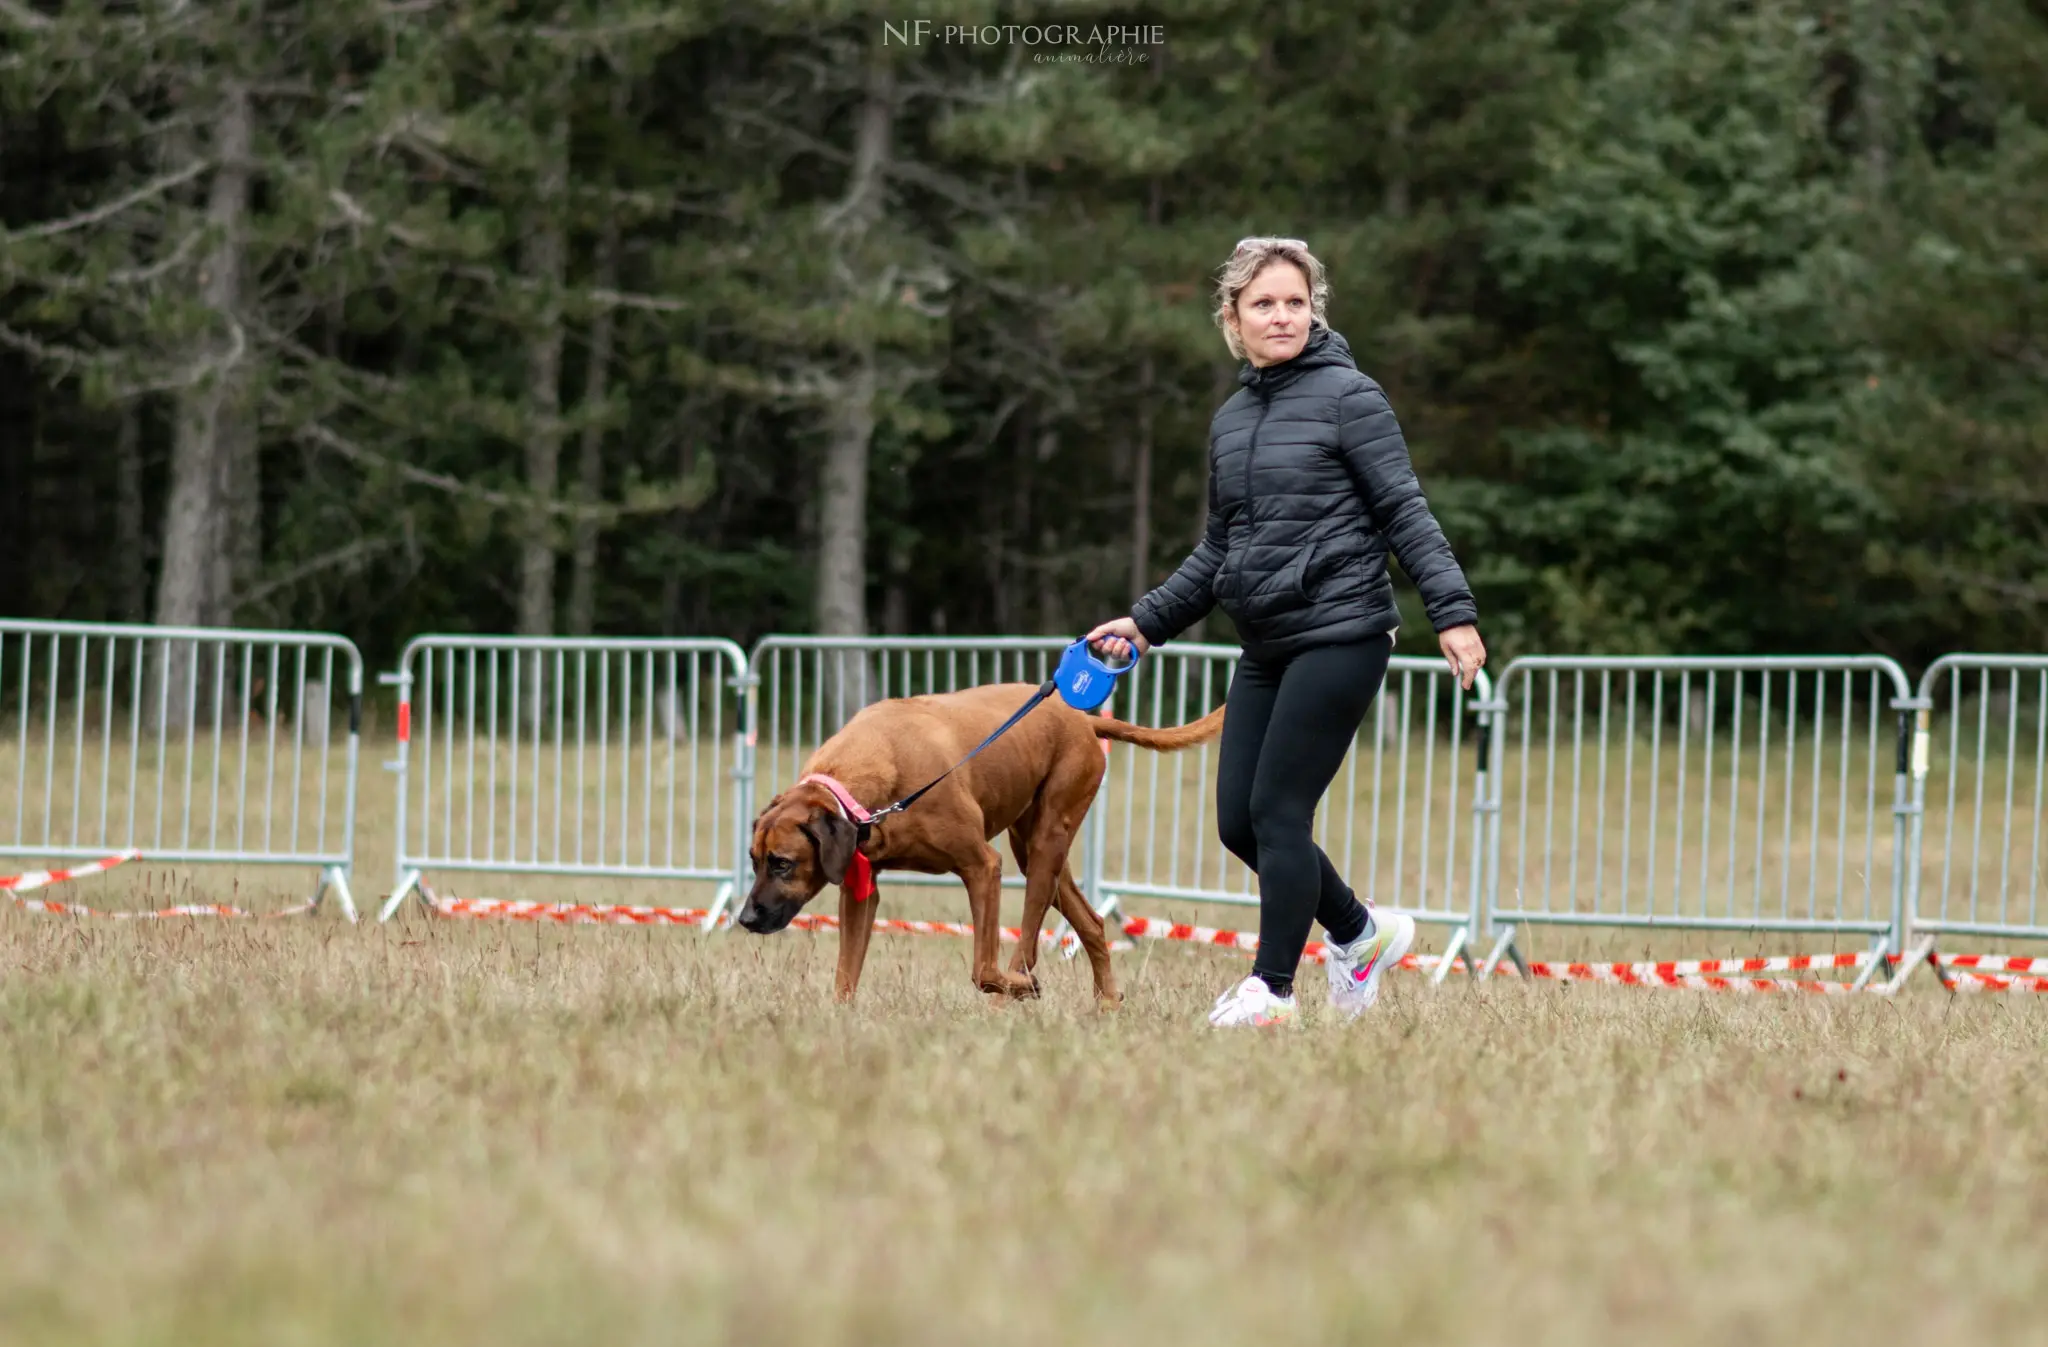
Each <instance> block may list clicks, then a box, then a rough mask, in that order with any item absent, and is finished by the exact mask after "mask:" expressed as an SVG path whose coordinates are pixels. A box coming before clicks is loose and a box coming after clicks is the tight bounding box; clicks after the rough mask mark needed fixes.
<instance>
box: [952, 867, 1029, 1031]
mask: <svg viewBox="0 0 2048 1347" xmlns="http://www.w3.org/2000/svg"><path fill="white" fill-rule="evenodd" d="M958 873H959V875H960V878H961V880H962V882H964V883H965V884H966V885H967V908H968V911H969V912H970V913H971V914H972V916H973V919H974V985H975V986H977V987H979V988H981V989H982V990H983V991H985V992H987V993H989V994H990V995H991V996H1034V995H1036V994H1037V992H1038V982H1037V980H1036V979H1035V978H1030V977H1022V976H1019V975H1017V974H1015V973H1006V972H1004V971H1003V966H1002V963H1001V960H1000V957H999V956H1000V954H1001V952H1002V940H1003V858H1002V857H1001V856H1000V855H998V854H997V852H996V849H995V848H994V847H991V846H983V847H982V849H981V852H980V854H979V855H978V856H976V857H975V859H974V860H973V861H971V862H967V863H963V864H962V865H961V866H960V868H959V872H958Z"/></svg>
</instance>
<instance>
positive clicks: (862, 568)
mask: <svg viewBox="0 0 2048 1347" xmlns="http://www.w3.org/2000/svg"><path fill="white" fill-rule="evenodd" d="M895 118H896V102H895V83H894V77H893V75H892V73H891V70H890V67H889V64H888V60H887V58H886V57H884V56H883V55H882V54H881V53H880V52H879V51H876V52H875V53H874V54H873V55H872V56H871V57H870V63H869V66H868V72H867V86H866V91H865V93H864V95H863V97H862V100H861V105H860V110H859V112H858V113H857V114H856V116H855V121H854V133H853V166H852V168H851V169H850V170H849V171H848V174H847V182H846V194H845V196H844V197H842V198H841V200H840V202H839V204H838V206H837V207H836V208H835V209H834V211H833V213H832V215H833V218H832V220H831V222H830V224H829V226H828V227H829V229H830V230H831V231H832V233H833V234H835V235H836V236H837V237H836V239H835V246H836V247H838V248H839V249H841V250H842V251H841V261H840V264H839V270H840V271H842V272H843V273H851V274H853V275H855V276H856V277H858V276H859V275H860V267H859V264H858V263H855V262H852V261H849V260H847V259H848V257H849V255H851V256H858V255H859V253H860V252H861V251H862V244H863V242H864V241H865V239H866V237H867V235H868V233H869V232H870V231H871V230H872V229H873V228H874V226H875V224H876V223H877V222H878V221H879V220H880V219H881V217H882V213H883V200H882V189H883V178H884V174H885V172H886V170H887V168H888V163H889V152H890V151H889V138H890V134H891V132H892V130H893V128H894V125H895ZM843 302H844V303H846V304H847V306H848V308H849V311H850V316H851V319H852V323H853V324H854V331H853V335H852V336H851V337H850V339H849V340H848V343H847V345H848V346H849V347H850V351H849V356H850V358H849V360H848V361H847V363H846V364H845V366H843V367H842V368H844V370H845V373H844V374H843V376H842V377H841V379H840V381H839V389H838V393H837V396H836V397H835V399H834V401H833V404H832V406H831V408H830V409H829V411H828V412H827V414H826V430H827V441H826V447H825V463H824V467H823V469H822V471H821V473H820V476H819V481H818V570H817V580H816V594H817V629H818V631H819V632H820V633H822V634H824V635H827V636H863V635H866V634H867V627H868V613H867V587H868V573H867V551H868V530H867V509H868V460H869V455H870V453H871V451H872V449H873V446H874V437H875V397H876V393H877V378H876V369H875V361H876V354H877V353H876V345H875V339H874V336H873V335H872V333H871V332H869V331H868V330H867V320H866V317H865V315H862V314H860V313H858V312H857V310H858V308H859V306H860V305H861V304H862V303H864V302H866V300H865V297H864V296H863V295H861V294H860V293H858V292H856V293H852V294H848V295H846V296H844V299H843ZM818 686H819V691H820V692H821V693H823V694H824V695H825V697H826V702H825V711H826V715H827V717H828V718H829V719H831V720H832V721H833V722H835V723H837V722H840V721H842V720H843V719H844V718H845V717H848V716H851V715H853V713H854V712H856V711H858V710H859V709H860V708H861V707H863V706H865V705H867V703H868V700H869V698H870V695H871V689H872V688H873V687H874V686H875V684H874V681H873V680H872V679H871V678H870V677H869V673H868V666H867V660H866V659H865V658H858V659H856V658H852V657H845V656H842V657H835V658H828V659H827V660H826V662H825V668H824V670H823V671H822V676H821V678H820V680H819V685H818Z"/></svg>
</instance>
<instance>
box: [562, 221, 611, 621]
mask: <svg viewBox="0 0 2048 1347" xmlns="http://www.w3.org/2000/svg"><path fill="white" fill-rule="evenodd" d="M618 282H619V226H618V220H617V217H616V216H613V215H609V214H608V215H606V217H605V224H604V236H603V238H601V239H600V240H599V242H598V252H597V283H598V285H599V286H600V287H602V288H604V289H606V290H614V289H617V288H618ZM611 363H612V310H611V309H610V308H609V307H607V308H604V309H601V310H599V311H598V315H597V317H596V319H595V320H593V321H592V323H591V325H590V366H589V368H588V369H587V370H586V371H585V372H584V377H583V413H584V416H585V417H586V418H592V417H594V416H595V414H596V413H597V411H598V409H599V408H601V407H602V406H603V405H604V397H605V388H606V381H607V379H608V378H609V377H610V373H611ZM603 495H604V426H603V425H602V424H601V423H599V422H598V421H597V420H595V419H586V421H585V422H584V426H583V437H582V440H581V442H580V443H579V444H578V445H577V448H576V498H577V499H578V500H579V501H580V502H582V503H583V504H585V505H595V504H597V502H598V501H599V500H600V499H601V498H602V497H603ZM596 618H597V520H596V518H595V517H593V516H590V515H582V516H578V518H577V520H576V537H575V545H574V548H573V550H572V553H571V556H570V559H569V631H570V633H571V634H572V635H576V636H588V635H589V634H590V633H591V632H592V631H593V630H594V629H595V627H596Z"/></svg>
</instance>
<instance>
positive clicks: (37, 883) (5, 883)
mask: <svg viewBox="0 0 2048 1347" xmlns="http://www.w3.org/2000/svg"><path fill="white" fill-rule="evenodd" d="M141 856H142V853H141V852H139V851H117V852H115V853H114V854H113V855H111V856H107V857H105V858H103V859H101V860H97V861H90V862H88V863H86V864H84V865H79V866H74V867H72V868H71V869H69V870H31V871H29V872H28V873H27V874H25V875H0V891H11V892H14V893H27V892H29V891H30V890H32V889H40V888H46V887H48V886H49V885H51V884H62V883H64V882H65V881H66V880H72V879H84V878H86V877H87V876H89V875H102V874H105V873H106V872H107V871H109V870H111V869H113V868H114V867H115V866H117V865H125V864H126V863H127V862H129V861H132V860H138V859H140V858H141Z"/></svg>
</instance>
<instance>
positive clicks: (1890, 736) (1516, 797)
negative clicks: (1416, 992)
mask: <svg viewBox="0 0 2048 1347" xmlns="http://www.w3.org/2000/svg"><path fill="white" fill-rule="evenodd" d="M1499 689H1500V695H1499V697H1498V698H1497V699H1496V700H1495V701H1493V702H1492V703H1490V704H1488V705H1486V706H1485V707H1483V708H1482V709H1483V710H1484V711H1485V712H1487V713H1489V714H1491V715H1492V716H1493V717H1494V724H1495V727H1496V732H1495V734H1494V735H1493V743H1494V746H1495V749H1496V751H1497V752H1498V753H1499V754H1500V755H1501V756H1502V758H1503V763H1502V765H1501V766H1500V767H1499V769H1498V770H1496V771H1495V772H1494V773H1493V782H1494V793H1493V796H1492V798H1491V799H1490V800H1489V801H1487V802H1486V803H1485V805H1484V806H1483V808H1484V811H1485V812H1486V814H1487V815H1488V824H1487V826H1488V829H1489V837H1488V842H1487V851H1488V869H1489V874H1488V876H1487V891H1488V894H1489V898H1488V923H1489V926H1490V927H1491V935H1492V938H1493V948H1492V950H1491V952H1490V953H1489V955H1488V959H1487V963H1486V969H1487V970H1488V971H1490V970H1491V968H1492V967H1493V966H1494V964H1496V963H1497V962H1498V961H1499V959H1500V958H1501V957H1502V956H1503V955H1504V954H1505V955H1509V956H1511V957H1513V958H1515V959H1516V961H1517V962H1518V963H1519V962H1520V961H1521V954H1520V951H1519V950H1518V949H1517V947H1516V944H1515V937H1516V930H1517V928H1518V927H1520V926H1525V925H1545V924H1548V925H1568V926H1599V927H1609V928H1618V927H1665V928H1689V929H1700V930H1728V931H1736V930H1740V931H1783V932H1804V933H1815V934H1836V935H1843V934H1854V935H1861V936H1864V937H1866V938H1867V939H1868V940H1869V941H1870V944H1871V949H1872V951H1873V952H1874V953H1882V952H1889V953H1892V954H1898V953H1901V952H1902V951H1901V949H1900V945H1901V942H1902V941H1903V940H1904V938H1905V932H1906V930H1907V922H1906V918H1907V909H1908V895H1907V883H1906V881H1907V873H1908V869H1909V867H1908V865H1907V863H1906V832H1907V829H1906V820H1907V818H1908V816H1909V815H1910V813H1911V810H1912V803H1911V801H1912V795H1911V790H1910V787H1909V784H1908V775H1907V748H1908V736H1909V732H1910V726H1911V721H1910V718H1909V716H1908V714H1907V712H1908V710H1909V709H1910V708H1911V707H1912V706H1913V704H1914V703H1913V700H1912V698H1911V695H1910V688H1909V687H1908V684H1907V681H1906V676H1905V673H1904V671H1903V670H1901V669H1900V668H1899V666H1898V665H1897V664H1895V663H1893V662H1892V661H1891V660H1889V659H1885V658H1883V657H1880V656H1868V657H1846V658H1816V659H1800V658H1742V657H1725V658H1724V657H1715V658H1693V659H1663V658H1655V657H1646V658H1570V657H1560V656H1527V657H1524V658H1521V659H1517V660H1515V661H1513V662H1512V663H1510V664H1509V666H1508V668H1507V670H1506V671H1505V672H1504V673H1503V674H1502V675H1501V678H1500V683H1499ZM1888 712H1889V713H1891V714H1892V715H1894V716H1895V717H1896V721H1895V722H1893V721H1890V720H1888V719H1887V717H1886V713H1888ZM1589 734H1590V738H1591V740H1592V742H1591V744H1590V746H1589V744H1588V738H1589ZM1561 739H1562V740H1563V741H1564V743H1563V747H1562V748H1561V747H1560V740H1561ZM1887 771H1889V773H1890V775H1891V776H1892V789H1891V799H1890V801H1889V802H1886V801H1884V800H1882V799H1881V798H1880V791H1879V782H1880V779H1881V777H1883V776H1884V775H1885V774H1886V773H1887ZM1561 775H1563V776H1565V777H1566V778H1567V779H1566V780H1565V781H1563V782H1561V781H1560V780H1559V777H1560V776H1561ZM1539 780H1540V783H1541V790H1540V793H1539V794H1538V796H1537V799H1536V802H1535V804H1534V805H1533V806H1532V804H1531V802H1530V788H1531V786H1532V784H1536V783H1537V782H1539ZM1566 804H1568V808H1569V812H1568V814H1565V815H1564V816H1563V817H1560V814H1561V812H1562V811H1561V810H1560V805H1566ZM1510 808H1512V809H1513V811H1514V814H1515V817H1514V818H1513V820H1512V821H1509V820H1507V819H1506V818H1504V815H1505V814H1506V813H1507V812H1508V811H1509V810H1510ZM1539 810H1540V814H1541V818H1540V831H1539V833H1538V835H1537V838H1536V841H1535V844H1534V845H1532V844H1531V842H1530V839H1529V830H1530V827H1531V824H1532V822H1534V821H1536V816H1537V813H1538V811H1539ZM1796 819H1803V820H1804V822H1803V823H1802V824H1801V825H1800V827H1799V828H1798V829H1796V830H1795V826H1794V824H1795V820H1796ZM1878 967H1879V965H1878V963H1876V962H1872V963H1871V964H1869V965H1867V966H1866V968H1865V970H1864V974H1863V980H1868V979H1869V977H1871V976H1872V975H1873V974H1874V973H1875V972H1876V971H1877V969H1878Z"/></svg>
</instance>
